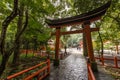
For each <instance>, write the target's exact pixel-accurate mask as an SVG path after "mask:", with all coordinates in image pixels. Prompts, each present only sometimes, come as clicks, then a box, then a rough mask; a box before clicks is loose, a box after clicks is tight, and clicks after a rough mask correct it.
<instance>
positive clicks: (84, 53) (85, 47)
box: [82, 25, 88, 57]
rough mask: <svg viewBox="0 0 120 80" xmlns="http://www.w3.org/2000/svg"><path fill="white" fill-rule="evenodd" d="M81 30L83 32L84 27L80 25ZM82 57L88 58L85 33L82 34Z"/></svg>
mask: <svg viewBox="0 0 120 80" xmlns="http://www.w3.org/2000/svg"><path fill="white" fill-rule="evenodd" d="M82 28H83V30H84V26H83V25H82ZM83 55H84V56H86V57H87V56H88V51H87V44H86V37H85V33H84V32H83Z"/></svg>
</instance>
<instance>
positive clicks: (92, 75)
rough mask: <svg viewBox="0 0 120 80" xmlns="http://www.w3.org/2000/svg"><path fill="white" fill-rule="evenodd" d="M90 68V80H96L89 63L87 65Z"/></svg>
mask: <svg viewBox="0 0 120 80" xmlns="http://www.w3.org/2000/svg"><path fill="white" fill-rule="evenodd" d="M87 68H88V80H96V79H95V76H94V74H93V71H92V69H91V66H90V64H89V63H87Z"/></svg>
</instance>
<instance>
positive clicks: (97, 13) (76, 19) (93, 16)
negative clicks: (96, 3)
mask: <svg viewBox="0 0 120 80" xmlns="http://www.w3.org/2000/svg"><path fill="white" fill-rule="evenodd" d="M110 4H111V1H109V2H107V3H106V4H104V5H103V6H101V7H99V8H96V9H94V10H92V11H90V12H87V13H83V14H80V15H77V16H73V17H68V18H61V19H54V20H51V19H46V23H47V24H48V25H49V26H50V27H54V28H55V27H58V26H61V27H62V26H65V25H73V24H76V23H79V24H80V23H83V22H84V21H88V20H90V21H91V22H92V21H95V20H98V19H100V17H101V16H102V15H104V14H105V12H106V10H107V9H108V8H109V7H110Z"/></svg>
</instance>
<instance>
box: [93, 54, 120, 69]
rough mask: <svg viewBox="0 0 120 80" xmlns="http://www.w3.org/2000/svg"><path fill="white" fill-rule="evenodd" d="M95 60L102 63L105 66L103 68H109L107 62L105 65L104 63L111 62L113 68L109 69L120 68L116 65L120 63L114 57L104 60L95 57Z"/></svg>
mask: <svg viewBox="0 0 120 80" xmlns="http://www.w3.org/2000/svg"><path fill="white" fill-rule="evenodd" d="M95 59H98V60H101V62H102V65H105V66H111V65H107V62H106V64H105V61H106V60H107V61H111V62H112V61H113V63H112V64H113V66H111V67H114V68H120V66H119V65H118V62H119V61H120V59H118V58H117V57H116V56H115V57H113V58H104V57H95Z"/></svg>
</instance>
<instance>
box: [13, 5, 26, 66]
mask: <svg viewBox="0 0 120 80" xmlns="http://www.w3.org/2000/svg"><path fill="white" fill-rule="evenodd" d="M23 11H24V5H21V7H20V11H19V20H18V27H17V33H16V36H15V50H14V58H13V64H17V63H19V58H20V43H21V40H20V39H21V36H22V34H23V32H24V31H25V29H26V27H27V25H28V10H26V12H25V17H26V20H25V24H24V26H23V25H22V21H23Z"/></svg>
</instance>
